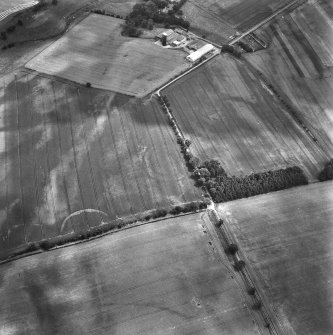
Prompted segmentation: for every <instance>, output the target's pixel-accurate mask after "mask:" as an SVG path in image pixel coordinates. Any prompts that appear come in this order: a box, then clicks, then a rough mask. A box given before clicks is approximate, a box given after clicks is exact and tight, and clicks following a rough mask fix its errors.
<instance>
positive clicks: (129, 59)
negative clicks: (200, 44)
mask: <svg viewBox="0 0 333 335" xmlns="http://www.w3.org/2000/svg"><path fill="white" fill-rule="evenodd" d="M122 23H123V21H122V20H119V19H115V18H113V17H108V16H103V15H97V14H92V15H90V16H89V17H87V18H86V19H84V20H83V21H82V22H80V23H79V24H78V25H76V26H75V27H74V28H72V29H71V30H70V31H69V32H68V33H66V34H65V35H64V36H63V37H62V38H60V39H59V40H58V41H57V42H55V43H54V44H52V45H51V46H50V47H48V48H47V49H46V50H45V51H43V52H42V53H41V54H39V55H38V56H36V57H35V58H33V59H32V60H31V61H30V62H28V63H27V64H26V66H27V67H28V68H30V69H33V70H37V71H40V72H44V73H47V74H51V75H56V76H58V77H62V78H66V79H69V80H72V81H75V82H78V83H81V84H85V83H87V82H90V83H91V84H92V85H93V86H94V87H97V88H102V89H108V90H112V91H116V92H119V93H124V94H128V95H136V96H144V95H146V94H148V93H149V92H151V91H153V90H154V89H155V88H157V87H158V86H161V85H162V84H163V83H165V82H167V81H168V79H170V78H172V77H174V76H175V75H176V74H177V73H178V74H179V73H180V72H182V71H184V70H185V69H187V68H188V67H189V63H188V62H186V61H185V56H186V54H185V53H183V52H181V51H178V50H169V49H163V48H161V47H159V46H157V45H155V44H154V43H153V42H152V41H150V40H145V39H138V38H129V37H124V36H122V35H121V24H122Z"/></svg>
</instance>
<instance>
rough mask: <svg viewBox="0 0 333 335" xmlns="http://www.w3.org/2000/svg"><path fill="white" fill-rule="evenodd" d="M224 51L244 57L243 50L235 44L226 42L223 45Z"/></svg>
mask: <svg viewBox="0 0 333 335" xmlns="http://www.w3.org/2000/svg"><path fill="white" fill-rule="evenodd" d="M221 51H222V52H229V53H231V54H232V55H234V56H235V57H237V58H242V50H241V49H240V48H239V47H237V46H234V45H229V44H224V45H222V49H221Z"/></svg>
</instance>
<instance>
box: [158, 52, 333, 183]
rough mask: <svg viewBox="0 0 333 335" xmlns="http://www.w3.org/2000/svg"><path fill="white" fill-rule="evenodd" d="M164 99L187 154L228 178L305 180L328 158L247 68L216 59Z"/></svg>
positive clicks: (313, 176) (230, 60) (227, 59)
mask: <svg viewBox="0 0 333 335" xmlns="http://www.w3.org/2000/svg"><path fill="white" fill-rule="evenodd" d="M162 94H166V95H167V97H168V99H169V101H170V104H171V109H172V110H173V113H174V114H175V116H176V119H177V121H178V123H179V125H180V127H181V129H182V130H183V132H184V134H185V137H187V138H189V139H190V140H191V141H192V145H191V149H192V151H193V153H194V154H195V155H197V156H198V157H199V158H202V159H212V158H214V159H218V160H220V161H221V162H222V165H223V167H224V168H225V170H226V171H227V173H228V174H230V175H241V174H250V173H252V172H259V171H263V170H269V169H271V170H273V169H279V168H285V167H287V166H292V165H298V166H300V167H301V168H302V169H303V170H304V172H305V173H306V175H307V176H308V177H309V179H310V180H314V179H316V177H317V174H318V173H319V171H320V170H321V169H322V168H323V166H324V164H325V163H326V162H327V161H328V159H329V157H330V155H331V154H332V149H331V151H330V152H324V151H323V150H321V149H320V148H319V147H318V146H317V145H316V144H315V143H314V142H313V140H312V139H311V138H310V137H309V136H308V135H307V134H306V133H305V132H304V131H303V130H302V129H301V128H300V127H299V126H298V125H297V124H296V122H295V121H294V119H293V118H292V117H291V116H290V114H289V113H288V112H287V111H286V110H284V109H283V108H282V106H281V104H280V103H279V101H278V100H277V99H276V98H275V97H274V96H272V95H271V92H270V91H269V89H268V88H267V87H265V86H264V84H263V83H262V82H261V81H260V79H259V78H258V77H257V76H256V75H255V73H254V72H253V71H251V68H250V67H248V66H247V65H246V63H244V62H241V61H239V60H235V59H234V58H232V57H231V56H229V55H226V54H224V55H221V56H218V57H216V58H215V59H214V60H212V61H211V62H209V63H208V64H205V65H204V66H202V67H201V68H200V69H198V70H197V71H195V72H192V73H191V74H190V75H188V76H186V77H184V78H182V79H181V80H179V81H177V82H176V83H175V84H173V85H171V86H170V87H168V88H167V89H166V90H165V91H163V92H162Z"/></svg>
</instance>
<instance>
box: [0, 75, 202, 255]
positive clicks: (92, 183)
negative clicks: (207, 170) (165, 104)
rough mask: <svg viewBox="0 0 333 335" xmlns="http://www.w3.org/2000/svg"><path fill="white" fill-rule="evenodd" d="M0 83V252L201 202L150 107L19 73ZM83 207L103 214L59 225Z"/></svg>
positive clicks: (166, 129) (150, 104)
mask: <svg viewBox="0 0 333 335" xmlns="http://www.w3.org/2000/svg"><path fill="white" fill-rule="evenodd" d="M1 84H2V85H1V88H0V121H1V132H0V136H1V140H0V165H1V167H2V168H1V171H0V190H1V191H0V227H1V228H0V233H1V240H2V243H1V244H0V249H1V252H5V251H6V250H8V249H12V248H14V247H16V246H18V245H21V244H23V243H25V242H29V241H34V240H35V241H38V240H40V239H42V238H48V237H52V236H56V235H59V234H66V233H68V232H70V231H73V230H74V231H76V232H77V231H81V230H86V229H89V228H90V227H92V226H95V225H98V224H100V223H101V221H107V220H110V219H115V218H116V216H119V217H122V216H126V215H131V214H135V213H137V212H142V211H145V210H149V209H153V208H160V207H164V206H170V205H172V204H177V203H183V202H187V201H192V200H196V199H200V192H199V191H197V189H196V188H195V187H194V186H193V185H192V184H193V183H192V181H191V180H190V179H189V176H188V172H187V170H186V167H185V165H183V164H182V162H183V158H182V156H181V153H180V151H179V148H178V146H177V144H176V141H175V139H174V138H173V134H172V129H171V127H170V126H169V125H168V124H167V122H166V120H164V118H162V115H161V114H160V113H161V112H160V111H159V107H158V104H157V102H156V101H155V100H152V101H151V102H147V103H145V104H142V103H140V102H138V101H136V100H133V101H129V98H128V97H126V96H122V95H116V94H112V93H109V92H105V91H99V90H95V89H86V88H78V87H75V86H71V85H68V84H65V83H62V82H59V81H53V80H49V79H46V78H44V77H40V76H35V75H31V74H24V73H19V74H18V75H17V79H16V80H13V81H12V82H2V83H1ZM94 114H95V115H94ZM82 209H95V210H99V211H102V212H104V213H106V214H107V216H105V215H104V214H102V215H101V216H100V215H99V214H95V213H81V215H78V216H77V217H74V218H73V219H72V220H69V221H67V223H66V224H65V225H62V222H63V220H64V219H65V218H66V217H67V216H68V215H69V214H71V213H74V212H76V211H78V210H82Z"/></svg>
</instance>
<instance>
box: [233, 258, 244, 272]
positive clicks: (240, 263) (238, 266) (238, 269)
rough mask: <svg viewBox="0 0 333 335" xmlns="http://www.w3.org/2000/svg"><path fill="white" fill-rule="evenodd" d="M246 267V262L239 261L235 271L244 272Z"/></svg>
mask: <svg viewBox="0 0 333 335" xmlns="http://www.w3.org/2000/svg"><path fill="white" fill-rule="evenodd" d="M244 267H245V262H244V261H243V260H241V259H240V260H238V261H236V262H235V270H236V271H242V270H243V269H244Z"/></svg>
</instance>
